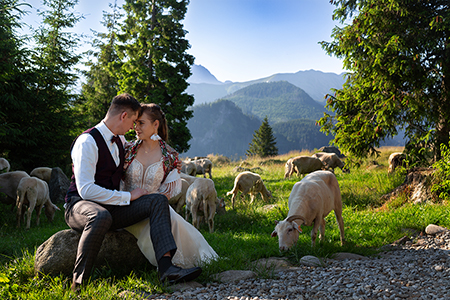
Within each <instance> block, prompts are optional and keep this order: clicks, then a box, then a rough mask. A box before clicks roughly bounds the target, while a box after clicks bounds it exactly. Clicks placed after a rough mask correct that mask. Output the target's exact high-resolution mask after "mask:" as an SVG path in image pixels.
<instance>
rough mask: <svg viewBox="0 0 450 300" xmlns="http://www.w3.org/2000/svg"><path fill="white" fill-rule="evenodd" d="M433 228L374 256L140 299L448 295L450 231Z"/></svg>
mask: <svg viewBox="0 0 450 300" xmlns="http://www.w3.org/2000/svg"><path fill="white" fill-rule="evenodd" d="M430 226H431V225H430ZM440 228H442V227H440ZM427 229H428V227H427ZM435 229H436V228H435ZM439 231H440V230H439V229H438V230H437V233H436V232H434V233H433V234H426V235H424V236H418V237H417V239H415V240H414V241H411V240H408V238H405V239H403V240H400V241H399V243H401V245H398V246H396V247H394V250H391V251H386V252H383V253H381V254H380V255H379V257H378V258H366V257H359V258H361V259H354V258H353V259H344V260H336V259H329V260H327V261H326V264H325V266H323V267H311V266H300V267H295V268H288V269H285V270H283V271H280V272H278V273H277V276H276V279H258V278H249V279H245V280H240V281H238V282H228V283H210V284H207V285H206V286H198V287H191V288H188V287H187V286H186V287H184V288H181V289H180V290H179V291H175V292H173V293H172V294H160V295H148V296H147V297H145V298H146V299H199V300H200V299H205V300H206V299H208V300H214V299H233V300H234V299H236V300H238V299H239V300H259V299H261V300H262V299H450V289H449V287H450V256H449V255H450V231H449V230H446V229H445V230H444V229H443V228H442V231H440V232H439ZM427 232H428V231H427ZM356 258H358V256H356Z"/></svg>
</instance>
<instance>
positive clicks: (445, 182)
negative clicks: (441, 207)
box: [431, 144, 450, 200]
mask: <svg viewBox="0 0 450 300" xmlns="http://www.w3.org/2000/svg"><path fill="white" fill-rule="evenodd" d="M441 154H442V158H441V159H440V160H438V161H437V162H435V163H434V164H433V167H434V168H435V169H436V171H435V172H434V173H433V179H432V186H431V192H432V193H433V195H434V196H436V197H437V198H439V199H440V200H443V199H449V198H450V149H449V148H448V146H446V145H444V144H442V145H441Z"/></svg>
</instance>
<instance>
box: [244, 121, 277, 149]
mask: <svg viewBox="0 0 450 300" xmlns="http://www.w3.org/2000/svg"><path fill="white" fill-rule="evenodd" d="M276 144H277V142H276V141H275V137H274V136H273V132H272V127H270V125H269V120H268V118H267V116H266V117H265V118H264V120H263V122H262V124H261V126H260V127H259V129H258V130H255V133H254V134H253V140H252V142H251V143H250V144H249V146H250V148H249V149H248V150H247V155H248V156H254V155H257V156H260V157H267V156H274V155H277V154H278V148H277V146H276Z"/></svg>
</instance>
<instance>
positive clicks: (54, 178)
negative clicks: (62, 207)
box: [48, 167, 70, 204]
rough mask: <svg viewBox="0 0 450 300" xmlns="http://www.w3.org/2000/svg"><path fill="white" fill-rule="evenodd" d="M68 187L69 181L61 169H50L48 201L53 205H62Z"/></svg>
mask: <svg viewBox="0 0 450 300" xmlns="http://www.w3.org/2000/svg"><path fill="white" fill-rule="evenodd" d="M69 185H70V180H69V178H67V176H66V174H64V172H63V171H62V170H61V168H59V167H56V168H52V175H51V178H50V182H49V184H48V188H49V191H50V200H52V202H53V203H55V204H58V203H64V198H65V197H66V193H67V190H68V189H69Z"/></svg>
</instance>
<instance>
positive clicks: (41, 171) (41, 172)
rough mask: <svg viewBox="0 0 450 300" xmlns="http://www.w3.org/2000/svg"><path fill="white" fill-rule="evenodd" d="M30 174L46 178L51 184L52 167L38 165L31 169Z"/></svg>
mask: <svg viewBox="0 0 450 300" xmlns="http://www.w3.org/2000/svg"><path fill="white" fill-rule="evenodd" d="M30 176H34V177H37V178H39V179H42V180H44V181H45V182H47V184H50V179H51V178H52V168H48V167H38V168H34V169H33V171H31V173H30Z"/></svg>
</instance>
